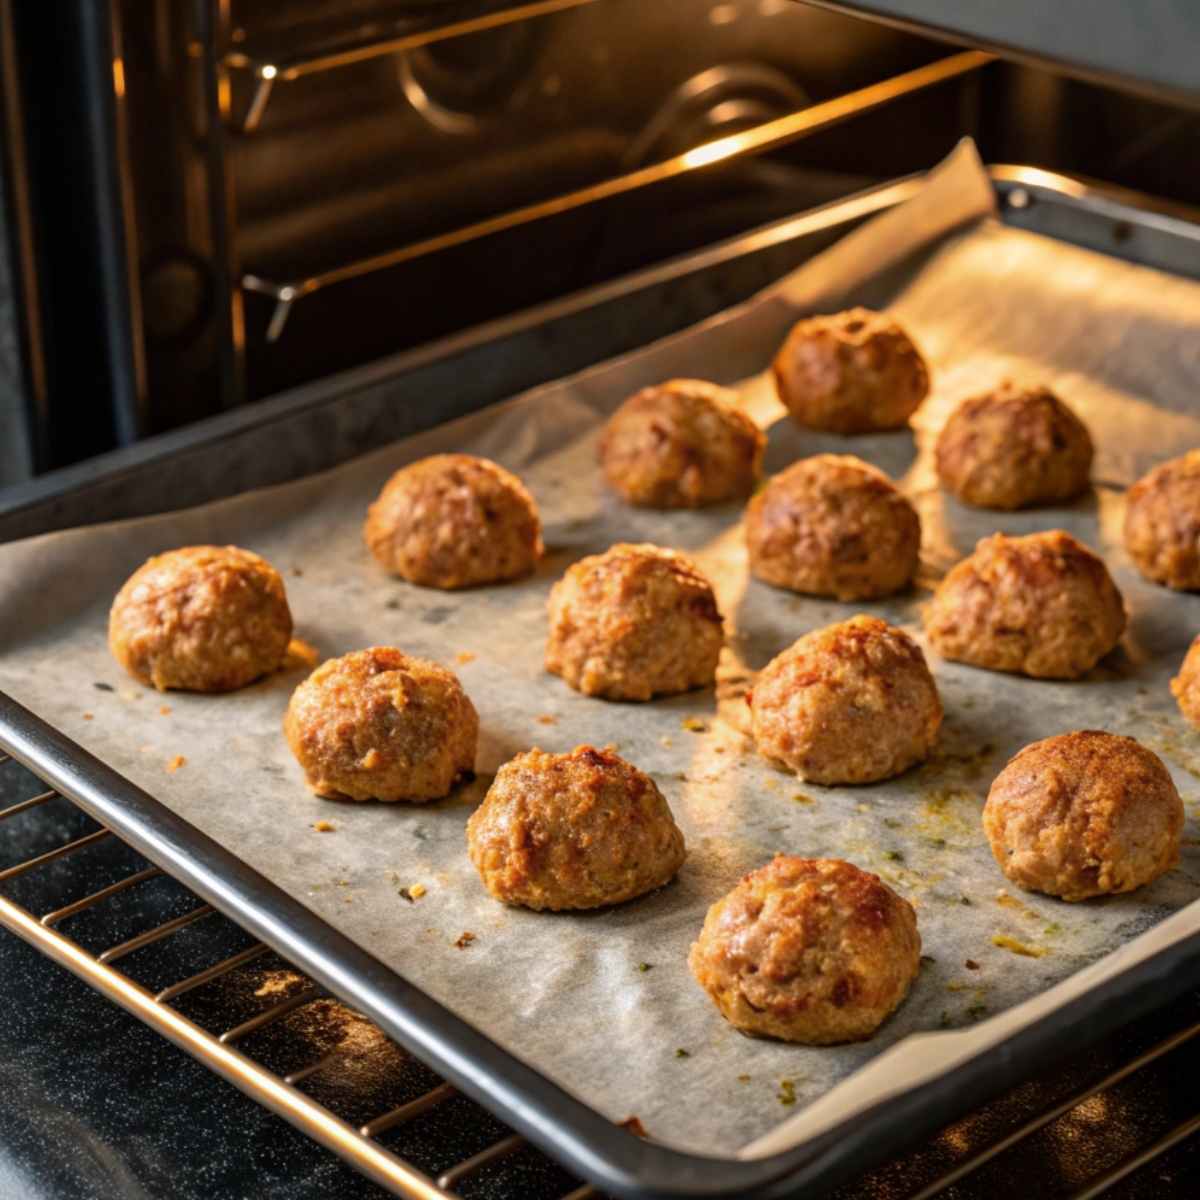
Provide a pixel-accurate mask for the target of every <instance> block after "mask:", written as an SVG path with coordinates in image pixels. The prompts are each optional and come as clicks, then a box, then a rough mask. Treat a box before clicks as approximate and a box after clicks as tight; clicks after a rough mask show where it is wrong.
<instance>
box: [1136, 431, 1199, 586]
mask: <svg viewBox="0 0 1200 1200" xmlns="http://www.w3.org/2000/svg"><path fill="white" fill-rule="evenodd" d="M1125 549H1126V550H1127V551H1128V552H1129V557H1130V558H1132V559H1133V561H1134V562H1135V563H1136V564H1137V568H1138V570H1139V571H1141V573H1142V574H1143V575H1145V577H1146V578H1147V579H1150V580H1153V581H1154V582H1155V583H1162V584H1165V585H1166V586H1167V587H1169V588H1175V589H1177V590H1178V591H1188V592H1194V591H1200V450H1189V451H1188V452H1187V453H1186V454H1185V455H1183V456H1182V457H1181V458H1173V459H1171V461H1170V462H1165V463H1162V464H1160V465H1159V466H1157V467H1155V468H1154V470H1153V471H1150V472H1149V473H1148V474H1146V475H1143V476H1142V478H1141V479H1139V480H1138V481H1137V483H1135V484H1134V485H1133V487H1131V488H1130V489H1129V491H1128V493H1127V494H1126V497H1125Z"/></svg>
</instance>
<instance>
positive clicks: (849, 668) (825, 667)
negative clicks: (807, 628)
mask: <svg viewBox="0 0 1200 1200" xmlns="http://www.w3.org/2000/svg"><path fill="white" fill-rule="evenodd" d="M750 711H751V722H752V726H753V730H754V740H755V742H756V743H757V745H758V748H759V750H760V751H761V753H762V754H764V755H765V756H766V757H767V758H769V759H771V760H772V761H773V762H776V763H779V764H781V765H782V766H785V767H788V768H790V769H791V770H793V771H795V772H796V774H797V775H799V776H800V777H801V778H802V779H809V780H812V782H814V783H827V784H833V783H872V782H874V781H875V780H878V779H888V778H890V777H891V776H893V775H899V774H900V772H901V771H906V770H908V768H909V767H911V766H913V765H914V764H915V763H919V762H921V761H922V760H923V759H925V758H926V757H927V756H928V755H929V751H930V750H931V749H932V748H933V745H934V743H935V742H936V741H937V734H938V729H939V728H940V727H941V724H942V704H941V700H940V699H939V698H938V691H937V686H936V685H935V684H934V682H933V676H932V675H930V673H929V668H928V667H927V666H926V665H925V656H924V655H923V654H922V653H921V648H920V647H919V646H918V645H917V644H916V642H914V641H913V640H912V638H910V637H909V636H908V634H906V633H904V631H903V630H900V629H896V628H894V627H893V626H891V625H888V624H887V622H885V621H881V620H879V618H878V617H852V618H851V619H850V620H849V621H842V622H841V623H839V624H837V625H830V626H829V627H828V628H827V629H818V630H817V631H816V632H814V633H809V634H806V635H805V636H804V637H802V638H800V640H799V641H797V642H795V643H794V644H793V645H792V646H791V647H789V648H788V649H787V650H785V651H783V653H782V654H779V655H777V656H776V657H775V658H773V659H772V660H771V661H770V662H769V663H768V664H767V665H766V667H765V668H764V669H763V670H762V672H761V673H760V674H759V676H758V679H757V680H756V681H755V683H754V690H753V692H751V693H750Z"/></svg>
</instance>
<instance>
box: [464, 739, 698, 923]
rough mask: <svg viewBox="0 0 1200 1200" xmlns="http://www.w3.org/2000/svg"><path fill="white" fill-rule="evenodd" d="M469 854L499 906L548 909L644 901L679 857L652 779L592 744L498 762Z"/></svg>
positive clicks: (675, 831)
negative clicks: (512, 905) (500, 765)
mask: <svg viewBox="0 0 1200 1200" xmlns="http://www.w3.org/2000/svg"><path fill="white" fill-rule="evenodd" d="M467 849H468V851H469V853H470V855H471V861H472V862H473V863H474V864H475V867H476V869H477V870H478V871H479V875H480V878H481V879H482V880H483V883H484V886H485V887H486V888H487V890H488V891H489V892H491V894H492V895H493V896H495V898H496V899H497V900H502V901H503V902H504V903H505V904H518V905H523V906H524V907H525V908H537V909H553V910H558V909H564V908H597V907H599V906H600V905H602V904H620V903H621V902H622V901H624V900H632V899H633V897H634V896H642V895H644V894H645V893H646V892H649V891H653V889H654V888H657V887H661V886H662V885H663V884H664V883H666V882H668V881H669V880H670V879H672V878H673V877H674V875H675V872H676V871H678V870H679V868H680V866H682V865H683V860H684V857H685V853H686V852H685V850H684V845H683V834H682V833H680V832H679V827H678V826H677V825H676V824H675V821H674V818H673V817H672V816H671V810H670V809H669V808H668V807H667V802H666V800H664V799H663V796H662V793H661V792H660V791H659V790H658V788H657V787H655V786H654V781H653V780H652V779H651V778H650V777H649V776H648V775H645V774H643V772H641V771H639V770H638V769H637V767H634V766H631V765H630V764H629V763H627V762H626V761H625V760H624V759H623V758H619V757H618V756H617V755H616V754H613V753H611V752H609V751H607V750H596V749H594V748H593V747H591V746H577V747H576V748H575V749H574V750H572V751H571V753H570V754H545V753H543V752H542V751H541V750H530V751H528V752H527V753H525V754H518V755H517V756H516V758H513V759H510V760H509V761H508V762H506V763H505V764H504V766H502V767H501V768H500V770H499V771H497V772H496V779H495V782H494V783H493V784H492V786H491V787H490V788H489V789H488V794H487V796H486V797H485V798H484V801H483V803H482V804H481V805H480V806H479V807H478V808H477V809H476V810H475V811H474V812H473V813H472V814H471V819H470V821H468V822H467Z"/></svg>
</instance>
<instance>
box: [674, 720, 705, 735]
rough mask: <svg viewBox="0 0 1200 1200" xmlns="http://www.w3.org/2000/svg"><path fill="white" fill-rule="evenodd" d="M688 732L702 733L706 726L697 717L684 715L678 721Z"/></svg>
mask: <svg viewBox="0 0 1200 1200" xmlns="http://www.w3.org/2000/svg"><path fill="white" fill-rule="evenodd" d="M680 724H681V725H682V726H683V728H684V729H686V730H687V731H688V733H704V732H705V730H707V729H708V726H707V725H706V724H705V723H704V722H703V721H702V720H700V718H699V717H684V718H683V720H682V721H681V722H680Z"/></svg>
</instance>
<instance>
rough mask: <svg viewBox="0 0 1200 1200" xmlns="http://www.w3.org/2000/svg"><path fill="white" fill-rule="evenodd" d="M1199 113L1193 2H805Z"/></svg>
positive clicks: (1199, 29) (1198, 32)
mask: <svg viewBox="0 0 1200 1200" xmlns="http://www.w3.org/2000/svg"><path fill="white" fill-rule="evenodd" d="M806 2H808V3H811V4H816V5H818V6H820V7H821V8H832V9H836V10H838V11H840V12H847V13H856V14H858V15H859V16H865V17H875V18H877V19H878V20H882V21H886V22H888V23H890V24H894V25H900V26H902V27H904V28H908V29H913V30H917V31H919V32H921V33H926V34H929V35H930V36H933V37H941V38H945V39H947V40H949V41H955V42H964V43H969V44H970V45H972V46H981V47H985V48H987V49H991V50H995V51H997V52H998V53H1000V54H1002V55H1003V56H1005V57H1007V58H1023V59H1028V60H1030V61H1033V62H1036V63H1043V64H1046V65H1049V66H1056V67H1059V68H1061V69H1062V70H1064V71H1067V72H1068V73H1070V74H1073V75H1078V76H1081V77H1083V78H1085V79H1092V80H1095V81H1097V82H1102V83H1113V84H1117V85H1119V86H1123V87H1125V88H1128V89H1130V90H1133V91H1139V92H1144V93H1147V94H1149V95H1152V96H1156V97H1158V98H1159V99H1162V100H1167V101H1171V102H1174V103H1177V104H1187V105H1189V106H1191V107H1194V108H1200V70H1198V69H1197V61H1198V58H1200V4H1198V3H1196V0H1138V2H1137V3H1136V4H1131V3H1129V0H1053V3H1050V4H1046V3H1042V2H1039V0H1015V2H1010V3H997V2H996V0H806Z"/></svg>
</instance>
